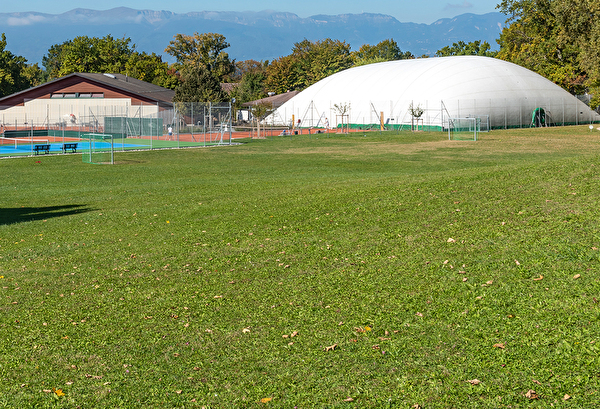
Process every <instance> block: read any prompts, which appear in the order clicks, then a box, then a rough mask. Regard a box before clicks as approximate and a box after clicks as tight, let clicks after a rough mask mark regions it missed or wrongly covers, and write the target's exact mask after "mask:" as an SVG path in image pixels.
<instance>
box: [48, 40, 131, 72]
mask: <svg viewBox="0 0 600 409" xmlns="http://www.w3.org/2000/svg"><path fill="white" fill-rule="evenodd" d="M130 43H131V39H130V38H125V37H123V38H121V39H118V38H117V39H115V38H113V37H112V36H111V35H107V36H105V37H103V38H97V37H88V36H79V37H75V38H74V39H73V40H67V41H65V42H64V43H62V44H56V45H53V46H52V47H50V49H49V50H48V53H47V54H46V55H45V56H44V57H43V58H42V65H43V66H44V67H45V68H46V71H47V73H48V76H49V78H50V79H52V78H58V77H63V76H65V75H68V74H71V73H74V72H100V73H104V72H111V73H123V74H125V73H126V69H125V65H126V63H127V61H128V60H129V58H130V57H131V55H132V54H134V52H135V45H131V44H130Z"/></svg>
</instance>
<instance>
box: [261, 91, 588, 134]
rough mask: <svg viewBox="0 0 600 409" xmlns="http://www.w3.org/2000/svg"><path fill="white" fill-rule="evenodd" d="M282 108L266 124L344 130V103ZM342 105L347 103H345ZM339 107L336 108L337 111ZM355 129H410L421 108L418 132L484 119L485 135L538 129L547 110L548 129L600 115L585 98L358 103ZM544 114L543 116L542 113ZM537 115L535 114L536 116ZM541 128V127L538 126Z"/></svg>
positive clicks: (352, 114)
mask: <svg viewBox="0 0 600 409" xmlns="http://www.w3.org/2000/svg"><path fill="white" fill-rule="evenodd" d="M293 101H294V100H291V101H290V103H288V104H286V105H284V106H282V107H281V108H279V109H278V110H277V111H275V112H274V113H273V114H272V115H270V116H269V117H268V118H267V120H266V122H268V123H273V124H281V125H287V126H295V127H305V128H320V127H324V126H325V124H330V126H331V127H334V128H335V127H340V126H341V123H340V122H339V121H338V120H337V119H336V118H339V112H338V107H339V105H340V101H327V102H325V101H310V103H306V104H304V103H298V104H295V103H294V102H293ZM342 104H343V101H342ZM336 105H337V106H336ZM346 105H347V106H348V112H347V113H346V114H347V116H348V117H349V121H350V127H351V128H360V129H377V130H379V129H400V130H402V129H407V130H410V129H412V128H413V127H414V126H415V125H414V124H415V118H414V117H413V115H412V113H411V110H410V107H411V106H413V107H417V106H418V107H420V108H421V109H422V115H421V116H420V117H419V118H418V121H417V122H418V124H419V128H420V129H425V130H432V131H434V130H438V131H440V130H444V131H445V130H447V129H448V120H449V118H453V117H456V118H458V117H461V118H468V117H473V118H482V131H484V130H489V129H511V128H528V127H532V126H536V115H539V112H541V111H543V112H544V116H545V122H544V125H545V126H565V125H580V124H590V123H598V122H600V115H599V114H598V113H597V112H596V111H594V110H591V109H590V108H589V107H588V106H587V105H586V104H585V102H584V101H583V100H582V99H577V98H565V99H563V100H558V101H557V100H556V99H554V100H546V99H541V98H540V99H537V100H536V99H535V98H521V99H516V100H515V99H503V98H502V99H499V98H480V99H461V100H443V101H442V100H422V101H416V100H406V101H403V100H395V101H392V100H390V101H359V102H355V103H353V104H352V103H350V102H348V103H346ZM540 110H541V111H540ZM536 113H537V114H536ZM537 124H538V125H539V122H537Z"/></svg>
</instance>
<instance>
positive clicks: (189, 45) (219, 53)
mask: <svg viewBox="0 0 600 409" xmlns="http://www.w3.org/2000/svg"><path fill="white" fill-rule="evenodd" d="M174 38H175V39H174V40H171V42H170V43H169V46H168V47H167V48H165V52H166V53H167V54H169V55H172V56H173V57H175V58H176V59H177V63H178V64H179V65H180V66H181V67H185V66H189V67H192V66H194V67H202V68H203V69H204V70H205V71H206V72H208V73H210V74H211V75H213V76H214V77H215V78H216V79H217V80H218V81H222V80H223V79H224V78H225V77H227V76H228V75H230V74H232V73H233V72H234V69H235V67H234V64H233V62H232V61H231V60H230V59H229V54H227V53H226V52H225V51H223V50H225V49H226V48H228V47H229V43H228V42H227V41H226V39H225V36H223V35H221V34H216V33H203V34H198V33H197V32H196V33H194V35H193V36H190V35H185V34H177V35H175V37H174Z"/></svg>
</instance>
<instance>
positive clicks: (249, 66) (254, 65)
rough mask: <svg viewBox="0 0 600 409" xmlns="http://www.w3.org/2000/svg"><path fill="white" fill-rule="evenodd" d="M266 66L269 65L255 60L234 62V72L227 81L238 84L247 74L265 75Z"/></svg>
mask: <svg viewBox="0 0 600 409" xmlns="http://www.w3.org/2000/svg"><path fill="white" fill-rule="evenodd" d="M268 65H269V62H268V61H264V62H262V61H256V60H243V61H236V62H235V63H234V66H235V71H234V72H233V74H232V75H231V76H229V78H228V79H229V80H230V81H231V82H240V81H241V80H242V78H243V77H244V75H246V74H247V73H253V74H256V73H261V74H265V73H266V69H267V67H268Z"/></svg>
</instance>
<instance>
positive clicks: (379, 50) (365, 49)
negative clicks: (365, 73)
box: [352, 39, 414, 66]
mask: <svg viewBox="0 0 600 409" xmlns="http://www.w3.org/2000/svg"><path fill="white" fill-rule="evenodd" d="M352 58H353V60H354V65H355V66H359V65H367V64H373V63H376V62H384V61H396V60H405V59H411V58H414V56H413V55H412V54H411V53H410V52H409V51H406V52H404V53H403V52H402V50H400V47H398V43H396V42H395V41H394V40H393V39H389V40H383V41H381V42H380V43H378V44H377V45H369V44H364V45H363V46H361V47H360V49H359V50H358V51H354V52H353V53H352Z"/></svg>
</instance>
